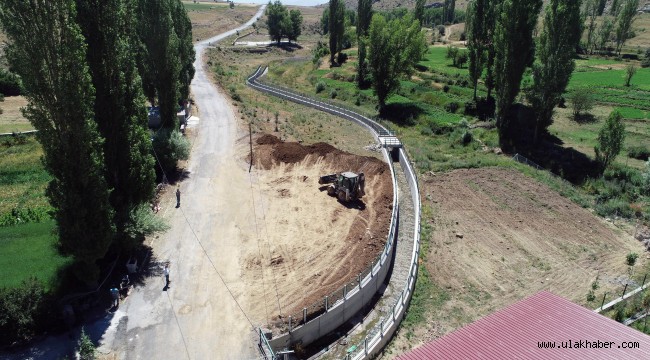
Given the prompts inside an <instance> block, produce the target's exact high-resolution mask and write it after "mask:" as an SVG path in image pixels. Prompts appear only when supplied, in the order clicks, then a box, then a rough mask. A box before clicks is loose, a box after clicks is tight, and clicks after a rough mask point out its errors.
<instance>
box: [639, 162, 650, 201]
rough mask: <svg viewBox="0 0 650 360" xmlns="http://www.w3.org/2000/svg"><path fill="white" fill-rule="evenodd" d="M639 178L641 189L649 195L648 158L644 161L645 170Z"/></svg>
mask: <svg viewBox="0 0 650 360" xmlns="http://www.w3.org/2000/svg"><path fill="white" fill-rule="evenodd" d="M641 178H642V182H641V191H642V192H643V193H644V194H646V195H650V160H648V161H647V162H646V163H645V171H644V172H643V175H642V176H641Z"/></svg>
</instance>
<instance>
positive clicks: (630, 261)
mask: <svg viewBox="0 0 650 360" xmlns="http://www.w3.org/2000/svg"><path fill="white" fill-rule="evenodd" d="M638 258H639V254H637V253H633V252H632V253H629V254H627V256H626V257H625V264H627V266H634V264H636V259H638Z"/></svg>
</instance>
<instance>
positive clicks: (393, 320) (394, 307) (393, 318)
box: [392, 304, 397, 321]
mask: <svg viewBox="0 0 650 360" xmlns="http://www.w3.org/2000/svg"><path fill="white" fill-rule="evenodd" d="M395 305H397V304H395ZM392 312H393V321H395V306H393V310H392Z"/></svg>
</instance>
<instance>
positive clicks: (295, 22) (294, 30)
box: [287, 10, 302, 41]
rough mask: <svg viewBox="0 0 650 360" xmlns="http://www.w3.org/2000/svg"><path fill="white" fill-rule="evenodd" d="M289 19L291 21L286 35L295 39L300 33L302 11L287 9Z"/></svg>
mask: <svg viewBox="0 0 650 360" xmlns="http://www.w3.org/2000/svg"><path fill="white" fill-rule="evenodd" d="M289 20H290V21H291V33H289V35H287V37H288V38H289V40H293V41H297V40H298V36H300V34H302V13H301V12H300V10H291V11H289Z"/></svg>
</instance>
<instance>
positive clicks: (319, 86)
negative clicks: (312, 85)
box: [316, 81, 326, 94]
mask: <svg viewBox="0 0 650 360" xmlns="http://www.w3.org/2000/svg"><path fill="white" fill-rule="evenodd" d="M325 87H326V86H325V83H324V82H322V81H319V82H318V83H317V84H316V94H320V93H321V92H323V90H325Z"/></svg>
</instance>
